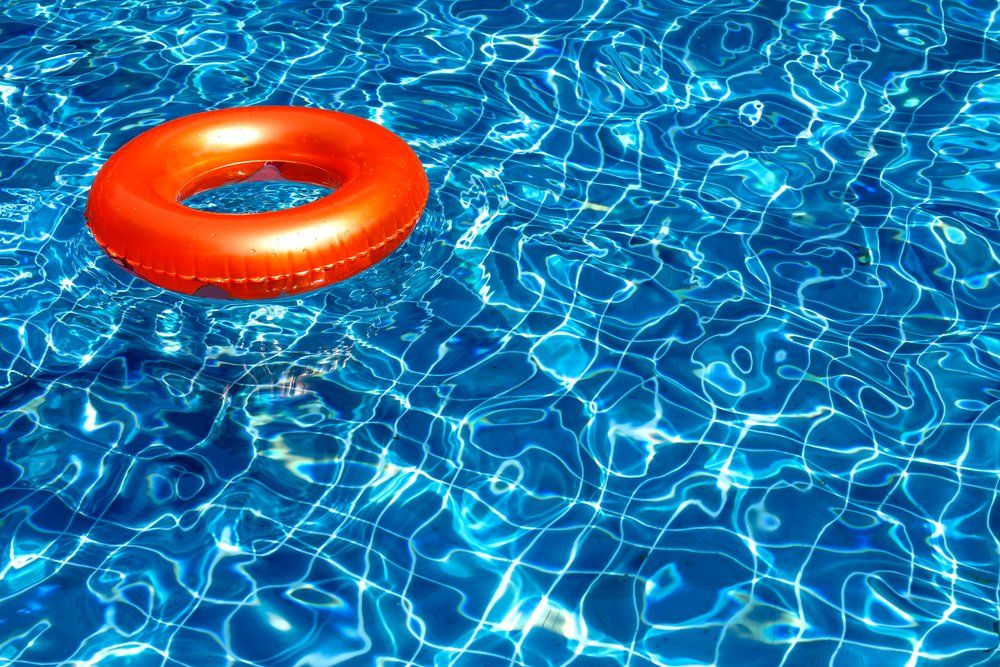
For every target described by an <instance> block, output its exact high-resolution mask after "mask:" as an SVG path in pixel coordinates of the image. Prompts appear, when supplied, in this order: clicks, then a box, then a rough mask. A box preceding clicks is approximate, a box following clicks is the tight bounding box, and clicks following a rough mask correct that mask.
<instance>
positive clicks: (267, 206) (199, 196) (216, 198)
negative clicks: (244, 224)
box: [178, 162, 340, 215]
mask: <svg viewBox="0 0 1000 667" xmlns="http://www.w3.org/2000/svg"><path fill="white" fill-rule="evenodd" d="M339 185H340V183H339V182H338V179H337V178H336V177H335V176H334V175H333V174H330V173H329V172H327V171H325V170H323V169H320V168H319V167H314V166H311V165H307V164H299V163H294V162H242V163H238V164H233V165H227V166H225V167H221V168H218V169H214V170H212V171H209V172H208V173H205V174H203V175H201V176H199V177H198V178H196V179H195V180H193V181H192V182H190V183H188V184H187V185H186V186H185V187H184V188H183V189H182V190H181V192H180V193H179V194H178V201H179V202H180V203H181V204H183V205H184V206H187V207H189V208H193V209H196V210H199V211H208V212H210V213H223V214H232V215H245V214H249V213H264V212H267V211H280V210H284V209H289V208H295V207H296V206H302V205H303V204H308V203H310V202H313V201H316V200H317V199H320V198H322V197H325V196H327V195H329V194H332V193H333V192H334V190H336V189H337V187H338V186H339Z"/></svg>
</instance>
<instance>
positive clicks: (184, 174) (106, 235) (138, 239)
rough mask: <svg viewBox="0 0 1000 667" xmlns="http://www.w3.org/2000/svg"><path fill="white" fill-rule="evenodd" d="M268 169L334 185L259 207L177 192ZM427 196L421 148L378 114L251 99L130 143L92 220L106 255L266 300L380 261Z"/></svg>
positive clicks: (150, 275) (183, 288) (159, 277)
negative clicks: (225, 207)
mask: <svg viewBox="0 0 1000 667" xmlns="http://www.w3.org/2000/svg"><path fill="white" fill-rule="evenodd" d="M259 174H268V175H270V176H273V177H278V178H282V179H287V180H292V181H303V182H307V183H313V184H316V185H322V186H325V187H328V188H332V189H333V192H332V193H330V194H328V195H326V196H325V197H321V198H319V199H317V200H315V201H312V202H310V203H307V204H304V205H302V206H297V207H295V208H290V209H284V210H279V211H267V212H264V213H251V214H228V213H218V212H209V211H200V210H195V209H192V208H189V207H187V206H185V205H183V204H182V203H181V202H182V201H183V200H184V199H186V198H188V197H190V196H192V195H194V194H197V193H198V192H203V191H205V190H208V189H211V188H215V187H219V186H222V185H226V184H230V183H236V182H240V181H245V180H248V179H252V178H253V177H254V176H255V175H259ZM427 196H428V182H427V176H426V174H425V172H424V169H423V166H422V165H421V163H420V160H419V159H418V158H417V156H416V154H415V153H414V152H413V151H412V150H411V149H410V147H409V146H407V145H406V143H405V142H404V141H403V140H402V139H400V138H399V137H397V136H396V135H395V134H393V133H392V132H390V131H389V130H387V129H385V128H383V127H381V126H379V125H377V124H375V123H372V122H370V121H367V120H364V119H362V118H358V117H356V116H351V115H348V114H345V113H340V112H335V111H326V110H321V109H312V108H305V107H279V106H266V107H245V108H239V109H225V110H219V111H208V112H204V113H198V114H194V115H191V116H187V117H184V118H180V119H177V120H173V121H170V122H167V123H164V124H163V125H160V126H158V127H155V128H153V129H151V130H148V131H146V132H144V133H143V134H141V135H139V136H138V137H136V138H135V139H133V140H132V141H130V142H128V143H127V144H125V146H123V147H122V148H121V149H120V150H118V151H117V152H116V153H115V154H114V155H112V156H111V158H110V159H109V160H108V161H107V163H105V164H104V166H103V167H101V169H100V171H99V172H98V174H97V178H96V179H95V181H94V185H93V187H92V188H91V191H90V196H89V199H88V201H87V210H86V217H87V225H88V227H89V228H90V230H91V232H92V233H93V235H94V238H95V239H96V240H97V242H98V244H99V245H100V246H101V247H102V248H104V250H105V251H106V252H107V253H108V255H110V256H111V257H112V258H113V259H114V260H115V261H116V262H118V263H119V264H121V265H122V266H124V267H126V268H127V269H129V270H131V271H132V272H134V273H136V274H137V275H139V276H141V277H142V278H145V279H146V280H148V281H150V282H152V283H154V284H156V285H159V286H161V287H164V288H166V289H170V290H174V291H178V292H183V293H185V294H202V295H205V294H208V295H216V296H227V297H230V298H238V299H259V298H269V297H276V296H281V295H285V294H295V293H300V292H305V291H308V290H312V289H316V288H318V287H322V286H325V285H329V284H331V283H334V282H337V281H340V280H343V279H345V278H348V277H350V276H352V275H354V274H356V273H358V272H359V271H362V270H364V269H366V268H368V267H370V266H372V265H373V264H375V263H377V262H378V261H380V260H382V259H384V258H385V257H386V256H387V255H389V254H390V253H391V252H392V251H393V250H395V249H396V248H397V247H398V246H399V245H400V244H401V243H402V242H403V241H404V240H405V239H406V237H407V236H409V234H410V232H411V231H412V230H413V228H414V226H415V225H416V223H417V220H418V219H419V218H420V215H421V213H422V212H423V210H424V206H425V205H426V203H427Z"/></svg>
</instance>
